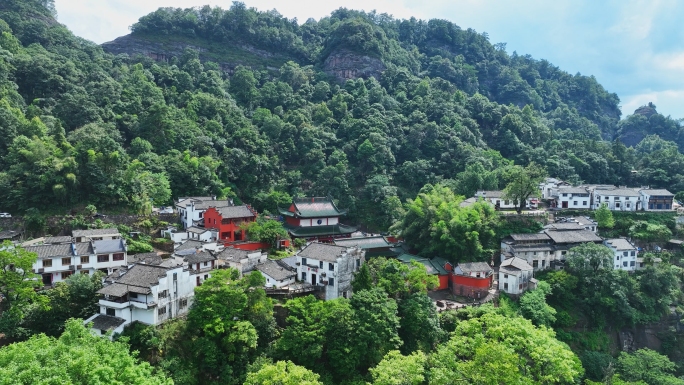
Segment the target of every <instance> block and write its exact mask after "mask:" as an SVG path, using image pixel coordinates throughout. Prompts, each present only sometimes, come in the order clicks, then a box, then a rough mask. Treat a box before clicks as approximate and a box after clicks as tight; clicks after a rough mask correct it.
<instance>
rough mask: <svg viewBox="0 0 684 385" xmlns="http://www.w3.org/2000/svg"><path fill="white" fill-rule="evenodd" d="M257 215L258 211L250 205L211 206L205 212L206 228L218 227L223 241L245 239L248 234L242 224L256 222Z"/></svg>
mask: <svg viewBox="0 0 684 385" xmlns="http://www.w3.org/2000/svg"><path fill="white" fill-rule="evenodd" d="M256 216H257V215H256V212H255V211H254V210H253V209H252V208H251V207H250V206H248V205H242V206H227V207H209V208H208V209H207V210H206V211H205V212H204V228H206V229H218V239H219V240H222V241H226V242H237V241H244V240H245V239H246V235H245V234H244V232H243V231H242V230H241V229H240V226H242V225H244V224H245V223H249V222H254V221H255V220H256Z"/></svg>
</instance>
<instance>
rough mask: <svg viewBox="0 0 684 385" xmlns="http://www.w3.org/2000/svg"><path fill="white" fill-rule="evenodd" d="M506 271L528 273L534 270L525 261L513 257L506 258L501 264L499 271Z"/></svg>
mask: <svg viewBox="0 0 684 385" xmlns="http://www.w3.org/2000/svg"><path fill="white" fill-rule="evenodd" d="M501 269H503V270H508V271H515V270H520V271H528V270H534V268H533V267H532V266H530V264H529V263H527V261H525V260H524V259H522V258H518V257H513V258H508V259H507V260H505V261H503V262H501V267H500V268H499V270H501Z"/></svg>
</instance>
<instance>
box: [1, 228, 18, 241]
mask: <svg viewBox="0 0 684 385" xmlns="http://www.w3.org/2000/svg"><path fill="white" fill-rule="evenodd" d="M23 233H24V232H23V231H15V230H4V231H0V241H4V240H6V239H14V238H16V237H18V236H21V234H23Z"/></svg>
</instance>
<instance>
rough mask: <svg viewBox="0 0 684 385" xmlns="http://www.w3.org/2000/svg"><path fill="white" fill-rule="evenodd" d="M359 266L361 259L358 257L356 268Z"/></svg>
mask: <svg viewBox="0 0 684 385" xmlns="http://www.w3.org/2000/svg"><path fill="white" fill-rule="evenodd" d="M359 267H361V260H360V259H357V260H356V268H357V269H358V268H359Z"/></svg>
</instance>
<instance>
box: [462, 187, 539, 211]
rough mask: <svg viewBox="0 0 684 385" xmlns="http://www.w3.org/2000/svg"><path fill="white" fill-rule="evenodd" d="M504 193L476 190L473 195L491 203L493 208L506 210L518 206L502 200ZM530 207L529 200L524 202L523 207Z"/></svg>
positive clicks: (515, 203) (507, 200)
mask: <svg viewBox="0 0 684 385" xmlns="http://www.w3.org/2000/svg"><path fill="white" fill-rule="evenodd" d="M503 196H504V193H503V191H484V190H478V191H477V192H476V193H475V198H482V199H484V200H485V201H486V202H489V203H491V204H492V205H494V207H495V208H498V209H502V210H506V209H511V210H513V209H515V208H516V207H517V205H518V202H517V201H514V200H512V199H504V198H503ZM529 206H530V199H528V200H527V201H526V202H525V207H529Z"/></svg>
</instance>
